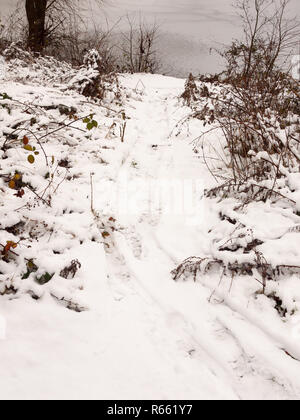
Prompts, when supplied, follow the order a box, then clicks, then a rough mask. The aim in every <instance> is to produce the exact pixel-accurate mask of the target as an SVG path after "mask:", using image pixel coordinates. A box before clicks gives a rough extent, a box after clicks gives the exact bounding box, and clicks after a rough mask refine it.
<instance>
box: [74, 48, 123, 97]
mask: <svg viewBox="0 0 300 420" xmlns="http://www.w3.org/2000/svg"><path fill="white" fill-rule="evenodd" d="M83 63H84V65H83V66H82V67H81V68H80V69H79V71H78V72H77V74H75V76H74V77H73V78H72V79H71V80H70V82H69V84H68V87H69V88H71V89H76V90H77V91H78V92H80V93H81V94H83V95H84V96H87V97H90V98H95V99H100V100H103V99H106V100H108V101H109V102H113V101H116V102H119V103H120V101H121V97H122V93H121V88H120V85H119V81H118V77H117V75H116V73H114V72H112V73H108V74H105V72H104V70H105V66H103V64H102V59H101V57H100V54H99V52H98V51H96V50H94V49H93V50H90V51H89V52H88V53H87V54H86V55H85V57H84V59H83Z"/></svg>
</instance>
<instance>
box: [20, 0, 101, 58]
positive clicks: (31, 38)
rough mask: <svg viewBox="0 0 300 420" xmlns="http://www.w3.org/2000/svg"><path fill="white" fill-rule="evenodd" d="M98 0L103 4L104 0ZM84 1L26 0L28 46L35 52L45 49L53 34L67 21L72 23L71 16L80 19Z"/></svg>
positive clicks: (97, 0)
mask: <svg viewBox="0 0 300 420" xmlns="http://www.w3.org/2000/svg"><path fill="white" fill-rule="evenodd" d="M96 2H97V3H98V4H101V3H102V0H96ZM84 3H85V2H83V1H79V0H25V9H26V16H27V20H28V47H29V48H30V49H31V50H32V51H35V52H41V51H43V49H44V48H45V47H46V46H47V43H48V41H49V40H50V39H51V38H53V35H54V34H55V33H56V32H57V31H58V30H59V29H61V28H62V27H64V25H65V24H66V22H67V23H70V17H71V18H73V19H74V18H76V19H77V21H78V20H80V18H81V17H82V12H83V9H84V6H85V5H84Z"/></svg>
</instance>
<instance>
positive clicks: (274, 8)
mask: <svg viewBox="0 0 300 420" xmlns="http://www.w3.org/2000/svg"><path fill="white" fill-rule="evenodd" d="M289 4H290V0H237V2H236V4H235V6H236V9H237V11H238V15H239V17H240V19H241V21H242V24H243V29H244V40H242V41H234V42H233V43H232V45H231V47H230V48H229V49H227V50H226V51H225V53H223V57H224V58H225V59H226V60H227V64H228V70H229V73H230V76H233V77H234V76H235V75H237V74H238V75H239V76H241V78H242V79H243V80H244V81H245V84H246V86H247V85H248V84H249V81H250V79H251V77H252V76H253V75H255V77H257V76H258V75H260V77H259V78H261V79H266V78H268V77H269V76H270V75H271V73H272V72H273V70H274V69H275V67H277V68H280V66H282V64H283V63H284V62H285V61H286V59H287V57H289V56H290V54H291V52H292V51H293V50H294V49H295V47H296V45H297V44H298V43H299V39H300V24H299V22H298V21H297V19H296V18H292V19H290V18H288V6H289Z"/></svg>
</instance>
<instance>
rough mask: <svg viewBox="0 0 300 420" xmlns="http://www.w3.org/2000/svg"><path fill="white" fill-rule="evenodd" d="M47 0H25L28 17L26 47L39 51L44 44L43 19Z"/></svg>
mask: <svg viewBox="0 0 300 420" xmlns="http://www.w3.org/2000/svg"><path fill="white" fill-rule="evenodd" d="M47 2H48V0H26V15H27V19H28V29H29V33H28V42H27V43H28V47H29V48H30V49H31V50H32V51H34V52H41V51H42V50H43V48H44V46H45V38H46V36H45V35H46V34H45V20H46V10H47Z"/></svg>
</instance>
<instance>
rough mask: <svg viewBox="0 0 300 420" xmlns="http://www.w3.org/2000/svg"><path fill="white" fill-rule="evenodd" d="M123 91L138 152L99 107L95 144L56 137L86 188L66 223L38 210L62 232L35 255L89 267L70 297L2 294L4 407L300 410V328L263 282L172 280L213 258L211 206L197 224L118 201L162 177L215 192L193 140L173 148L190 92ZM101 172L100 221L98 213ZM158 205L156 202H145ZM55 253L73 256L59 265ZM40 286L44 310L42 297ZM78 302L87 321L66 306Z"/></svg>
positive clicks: (166, 86)
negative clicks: (124, 186) (43, 402)
mask: <svg viewBox="0 0 300 420" xmlns="http://www.w3.org/2000/svg"><path fill="white" fill-rule="evenodd" d="M122 83H123V85H124V86H125V87H126V89H127V90H128V92H134V90H135V88H136V86H137V83H139V85H138V90H141V91H142V93H141V94H139V93H137V92H134V93H133V94H132V95H130V96H131V97H130V98H129V99H128V100H127V105H126V114H127V115H128V116H129V117H130V119H129V120H128V123H127V130H126V135H125V143H124V144H121V143H120V141H118V140H116V139H110V138H106V139H105V138H104V137H105V134H104V133H107V126H109V120H108V119H107V120H106V119H105V118H106V117H105V113H103V111H102V110H101V111H98V110H95V108H94V107H93V106H91V107H92V109H91V108H89V106H88V105H86V108H84V107H83V108H82V109H81V111H82V114H83V113H84V112H87V113H89V112H91V111H93V112H95V114H96V116H95V119H97V120H98V121H99V122H100V121H101V122H102V121H103V123H104V125H105V124H106V130H104V128H103V132H101V127H100V129H99V130H98V131H97V130H95V132H93V133H92V138H90V139H84V138H83V137H82V134H81V132H79V131H78V133H75V137H72V138H69V144H63V143H62V140H61V139H56V143H55V142H54V143H52V144H51V145H47V147H48V149H47V150H49V148H50V150H49V152H48V153H49V155H50V156H51V155H52V154H53V155H56V156H57V155H59V156H61V157H68V159H69V160H70V161H71V163H72V169H70V171H71V172H72V175H75V174H76V175H77V177H76V178H75V182H73V183H67V182H65V183H63V184H61V186H60V188H59V190H58V191H57V192H56V195H55V197H54V200H55V206H53V207H55V208H56V212H57V213H56V215H53V213H52V210H49V209H47V208H46V209H44V210H43V212H40V210H39V209H38V208H37V209H33V210H31V213H30V216H28V217H30V218H32V219H34V220H40V221H42V220H46V221H47V223H48V224H50V225H51V226H52V228H53V229H54V234H53V235H52V236H51V235H50V237H49V235H48V234H47V235H45V238H44V240H40V241H39V245H38V246H37V247H36V248H34V246H33V248H30V249H28V250H26V252H27V253H28V254H27V256H28V258H33V257H34V256H35V255H36V254H39V253H40V258H41V261H40V264H43V267H44V268H45V270H47V271H49V272H51V269H52V270H53V271H54V269H56V268H57V267H59V268H62V267H64V264H65V263H68V262H69V261H71V260H72V259H74V258H78V259H79V260H80V262H81V264H82V267H81V269H80V270H79V272H78V275H77V276H76V278H75V279H74V280H70V285H68V286H66V285H65V283H63V282H62V279H60V278H59V276H56V275H55V276H54V277H53V279H52V280H51V281H50V282H49V283H48V284H47V285H45V286H38V285H33V282H32V284H28V283H26V285H25V286H22V285H21V287H23V292H24V293H23V294H21V295H18V296H17V297H15V298H13V299H12V298H11V296H3V297H0V315H1V317H2V318H3V319H4V320H5V322H6V334H5V337H3V338H4V339H3V340H1V341H0V363H1V376H0V396H1V399H19V398H20V399H79V398H80V399H91V398H92V399H298V398H299V397H300V362H299V361H298V360H296V359H299V360H300V339H299V335H298V334H297V332H298V331H296V333H295V330H297V325H298V324H297V323H295V322H294V321H293V322H290V323H289V322H287V321H282V319H280V317H279V315H278V313H277V311H276V310H275V309H274V305H272V303H271V302H270V300H269V299H267V298H266V297H264V296H262V295H261V296H256V299H254V298H253V296H254V294H255V292H256V291H257V290H258V289H259V285H258V284H257V283H256V282H255V281H254V280H253V279H252V281H251V282H249V278H239V279H238V280H236V281H235V283H234V284H233V285H230V281H229V280H224V283H225V284H221V285H219V286H218V283H219V280H220V277H219V276H217V275H216V276H215V278H212V277H208V278H206V279H203V280H201V281H199V282H197V283H194V282H178V283H176V282H174V281H173V280H172V277H171V274H170V272H171V271H172V270H173V269H174V268H175V267H176V266H177V265H178V264H180V263H181V262H182V261H183V260H184V259H185V258H187V257H190V256H193V255H195V256H198V255H203V254H204V255H205V254H207V253H208V250H207V247H208V246H209V245H208V241H207V226H208V220H210V219H211V217H212V214H213V209H209V208H206V209H205V211H204V213H203V214H202V221H201V223H198V224H196V225H195V224H193V223H190V218H186V217H182V215H176V214H175V215H172V214H169V213H168V212H165V211H164V210H165V209H164V208H163V205H162V206H161V207H159V208H155V209H152V211H146V210H145V208H143V211H141V212H138V211H137V212H129V213H131V214H128V211H127V210H126V209H125V210H124V211H122V208H121V209H120V208H118V209H116V205H115V204H116V203H115V199H114V198H112V197H115V191H116V190H117V186H118V185H119V184H120V180H122V179H124V177H125V178H126V179H127V180H128V182H129V183H130V182H135V181H137V180H138V181H140V182H141V184H140V185H145V188H147V187H148V186H149V185H150V184H151V183H153V182H155V181H156V180H158V181H159V182H161V181H162V180H163V181H164V182H168V180H169V181H170V180H174V179H177V180H178V181H182V180H188V181H192V180H194V181H195V182H196V181H198V180H201V181H202V182H203V185H204V186H208V185H212V182H213V180H212V179H211V178H210V175H209V173H208V171H207V169H206V167H205V166H204V165H202V164H201V162H200V160H199V158H198V157H197V155H196V154H194V153H193V151H192V148H191V146H190V141H191V139H192V138H193V135H191V136H190V137H187V136H186V135H179V136H178V137H175V136H173V137H170V134H171V132H172V130H173V128H174V126H175V124H176V123H177V122H178V120H180V118H182V117H183V115H184V113H185V112H187V111H186V110H184V109H182V107H180V106H178V99H177V98H178V95H180V94H181V93H182V91H183V87H184V81H183V80H179V79H173V78H166V77H163V76H150V75H135V76H123V77H122ZM2 91H5V92H7V93H8V94H9V95H11V96H14V97H16V95H17V97H18V98H19V99H20V98H22V100H23V102H24V101H26V100H28V96H30V95H32V92H33V94H34V95H35V99H36V101H38V102H39V103H40V104H41V103H42V102H43V101H45V104H48V103H51V102H52V103H61V101H63V103H64V104H67V105H75V106H78V101H80V100H81V101H82V100H83V99H82V97H79V96H78V97H74V95H73V96H72V94H70V95H69V96H68V94H67V93H61V90H59V89H58V88H57V89H54V88H46V87H37V86H34V87H32V86H30V85H27V86H23V85H17V84H15V83H12V82H9V83H8V82H7V83H6V84H5V83H4V85H3V86H2ZM74 102H75V103H74ZM76 135H77V136H78V138H76ZM80 136H81V137H80ZM36 170H37V171H38V172H39V171H41V169H40V168H39V166H38V164H37V169H36ZM90 173H93V196H94V198H93V207H94V209H95V211H96V212H98V214H99V216H98V219H97V220H95V219H94V217H93V215H92V213H91V211H90V205H91V193H90V191H91V181H90ZM60 176H61V177H62V176H63V172H62V173H61V175H60ZM36 182H38V180H37V181H36ZM133 185H135V184H133ZM139 192H141V191H139ZM144 192H145V191H144ZM146 193H147V191H146ZM3 199H4V197H3ZM5 199H6V200H7V199H8V198H7V197H6V198H5ZM11 200H12V202H9V206H11V207H10V208H15V207H16V201H13V200H14V199H12V198H11ZM15 200H17V199H15ZM147 200H149V197H147V194H145V195H143V194H142V197H141V199H140V203H143V205H145V202H147ZM3 201H4V200H3ZM6 203H7V201H6ZM18 203H19V201H18ZM150 204H151V203H150ZM19 205H20V203H19ZM119 207H120V206H119ZM148 208H149V207H148ZM66 210H67V211H66ZM117 210H119V211H117ZM1 211H2V215H1V217H4V216H3V210H1ZM32 212H33V213H32ZM7 217H10V216H9V212H8V215H7ZM278 217H280V216H278ZM16 222H17V221H16ZM109 222H111V223H109ZM3 223H4V219H2V224H3ZM102 223H103V226H102V225H101V224H102ZM112 224H113V225H114V226H113V228H112V226H111V225H112ZM99 225H100V226H99ZM288 226H289V224H288ZM288 226H287V227H288ZM101 229H102V230H101ZM103 229H106V230H107V231H108V234H109V235H103ZM106 230H105V231H106ZM99 232H102V235H101V234H100V233H99ZM2 235H3V233H2ZM103 238H104V240H103ZM5 239H6V238H4V237H2V236H1V240H2V241H3V242H4V241H5ZM11 239H13V238H11ZM54 248H55V249H57V250H58V251H61V252H57V253H56V254H55V255H53V253H52V250H53V249H54ZM24 252H25V251H24ZM39 266H40V265H39ZM290 281H292V280H290ZM294 281H295V279H294ZM29 289H30V290H31V291H32V290H33V289H34V293H35V294H37V296H39V297H40V299H39V300H33V299H32V298H31V296H30V295H29V294H28V293H26V291H28V290H29ZM213 292H214V293H213ZM66 294H67V295H68V298H69V299H70V300H74V301H76V303H77V304H79V303H80V305H81V306H82V307H83V308H85V309H86V310H85V311H83V312H80V313H77V312H74V311H71V310H68V309H66V308H65V306H64V305H60V304H59V302H58V300H59V298H62V297H66ZM53 295H54V296H56V299H54V298H53ZM298 329H299V328H298Z"/></svg>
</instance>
